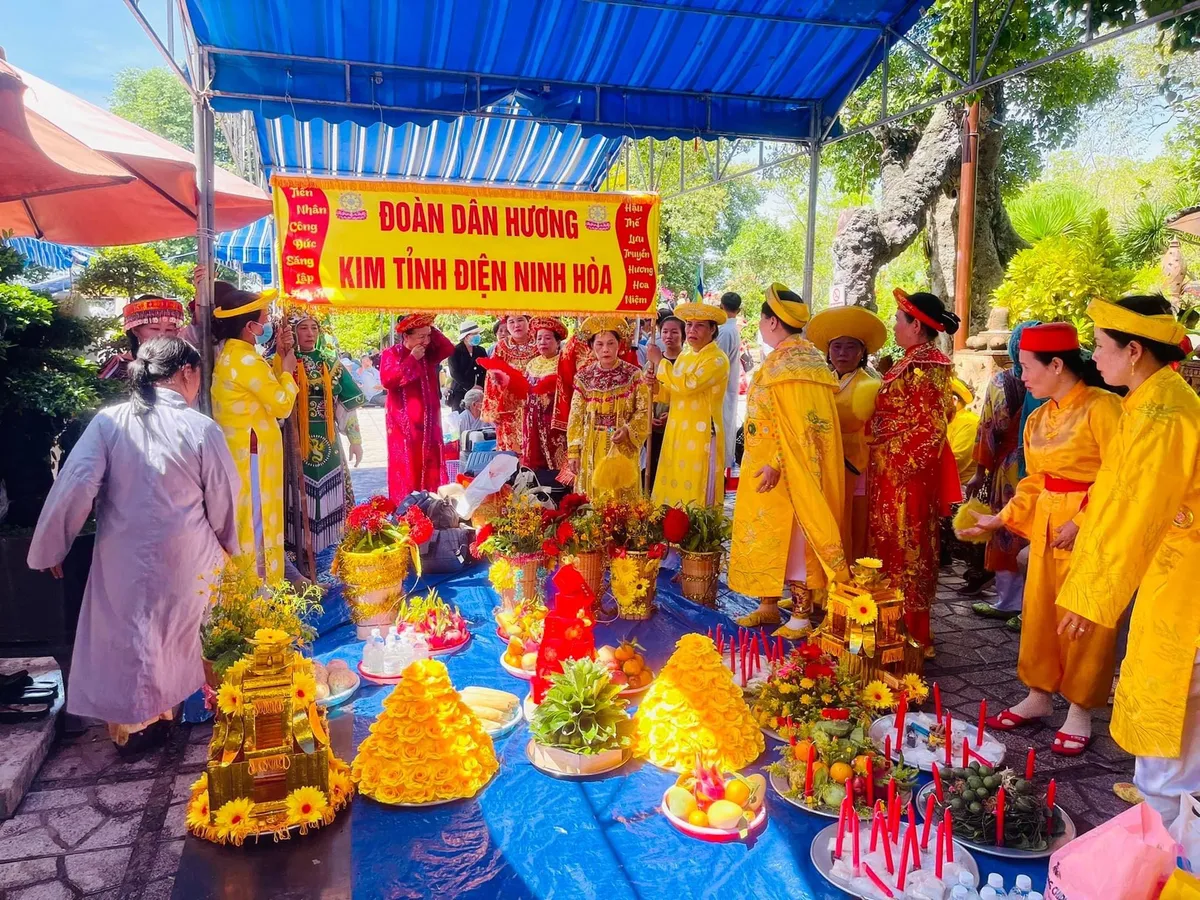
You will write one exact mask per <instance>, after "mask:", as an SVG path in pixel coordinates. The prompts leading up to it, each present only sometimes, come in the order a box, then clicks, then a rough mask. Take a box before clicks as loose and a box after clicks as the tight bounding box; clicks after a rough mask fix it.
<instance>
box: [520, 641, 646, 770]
mask: <svg viewBox="0 0 1200 900" xmlns="http://www.w3.org/2000/svg"><path fill="white" fill-rule="evenodd" d="M621 687H622V686H621V685H618V684H613V683H612V681H611V680H610V679H609V677H608V670H607V669H605V668H604V667H603V666H602V665H600V664H599V663H597V662H595V661H594V660H591V659H573V660H568V661H567V662H564V663H563V670H562V672H561V673H560V674H557V675H552V676H551V677H550V689H549V690H548V691H547V692H546V696H545V698H544V699H543V700H542V702H541V704H540V705H539V706H538V708H537V711H536V712H535V713H534V715H533V719H532V721H531V722H530V723H529V730H530V732H531V733H532V734H533V739H534V741H535V742H536V743H537V744H540V745H541V746H542V747H549V748H551V749H554V750H563V751H566V752H568V753H575V754H580V755H583V756H591V755H595V754H600V753H605V752H607V751H613V750H616V751H623V750H625V749H627V748H628V747H629V746H630V744H631V742H632V737H633V722H632V720H631V719H630V718H629V715H628V714H627V713H626V711H625V708H626V705H627V704H626V702H625V701H624V700H622V699H621V698H620V697H619V696H618V694H620V692H621Z"/></svg>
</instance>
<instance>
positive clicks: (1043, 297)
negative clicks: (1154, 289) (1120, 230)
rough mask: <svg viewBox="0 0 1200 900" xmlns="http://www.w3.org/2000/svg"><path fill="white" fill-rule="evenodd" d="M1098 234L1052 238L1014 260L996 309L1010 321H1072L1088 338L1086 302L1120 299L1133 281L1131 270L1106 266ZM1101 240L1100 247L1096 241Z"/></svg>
mask: <svg viewBox="0 0 1200 900" xmlns="http://www.w3.org/2000/svg"><path fill="white" fill-rule="evenodd" d="M1100 230H1102V229H1097V231H1094V232H1092V238H1091V239H1085V240H1074V239H1072V238H1070V237H1067V236H1065V235H1056V236H1052V237H1048V238H1045V239H1044V240H1041V241H1039V242H1038V243H1036V244H1034V245H1033V246H1032V247H1030V248H1029V249H1027V250H1022V251H1021V252H1019V253H1018V254H1017V255H1016V256H1014V257H1013V258H1012V260H1011V261H1010V262H1009V264H1008V271H1007V273H1006V274H1005V278H1004V282H1003V283H1002V284H1001V285H1000V287H998V288H996V292H995V295H994V301H995V303H996V305H998V306H1005V307H1007V308H1008V316H1009V321H1010V322H1012V323H1016V322H1021V321H1025V320H1027V319H1037V320H1039V321H1042V322H1071V323H1073V324H1074V325H1075V327H1076V328H1079V329H1080V337H1081V338H1087V337H1089V336H1090V334H1091V327H1090V320H1089V319H1088V318H1087V316H1086V315H1085V311H1086V310H1087V306H1088V304H1089V303H1091V302H1092V301H1093V300H1115V299H1117V298H1118V297H1120V296H1121V295H1122V294H1123V293H1125V292H1126V291H1127V290H1128V289H1129V287H1130V285H1131V284H1132V283H1133V277H1134V273H1133V272H1131V271H1130V270H1128V269H1124V268H1118V267H1114V266H1111V265H1109V264H1107V261H1106V259H1105V257H1106V254H1107V251H1106V249H1105V247H1104V240H1103V236H1102V235H1100V234H1099V231H1100ZM1097 237H1099V245H1098V244H1096V243H1094V240H1095V239H1096V238H1097ZM1109 237H1110V238H1111V232H1109Z"/></svg>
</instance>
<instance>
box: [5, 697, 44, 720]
mask: <svg viewBox="0 0 1200 900" xmlns="http://www.w3.org/2000/svg"><path fill="white" fill-rule="evenodd" d="M53 708H54V703H53V701H52V702H50V703H42V704H29V705H24V704H21V705H16V706H11V705H7V704H2V703H0V724H3V725H15V724H17V723H18V722H36V721H37V720H38V719H44V718H46V716H48V715H49V714H50V710H52V709H53Z"/></svg>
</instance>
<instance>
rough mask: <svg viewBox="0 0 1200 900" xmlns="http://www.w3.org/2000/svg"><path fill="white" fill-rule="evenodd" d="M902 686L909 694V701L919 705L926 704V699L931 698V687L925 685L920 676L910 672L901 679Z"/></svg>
mask: <svg viewBox="0 0 1200 900" xmlns="http://www.w3.org/2000/svg"><path fill="white" fill-rule="evenodd" d="M900 684H901V686H903V688H904V692H905V693H906V694H908V697H909V699H910V700H912V701H913V703H916V704H917V705H920V704H922V703H924V702H925V699H926V698H927V697H928V696H929V685H927V684H926V683H925V681H924V679H922V678H921V676H920V675H917V674H916V673H914V672H909V673H908V674H907V675H905V676H904V677H903V678H901V679H900Z"/></svg>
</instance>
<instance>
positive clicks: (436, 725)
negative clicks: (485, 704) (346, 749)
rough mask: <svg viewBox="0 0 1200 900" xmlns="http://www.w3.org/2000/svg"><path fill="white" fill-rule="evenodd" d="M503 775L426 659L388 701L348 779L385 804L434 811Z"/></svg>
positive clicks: (488, 742)
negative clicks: (435, 804) (436, 805)
mask: <svg viewBox="0 0 1200 900" xmlns="http://www.w3.org/2000/svg"><path fill="white" fill-rule="evenodd" d="M499 768H500V764H499V762H498V761H497V760H496V751H495V748H494V747H493V745H492V739H491V737H490V736H489V735H488V734H487V732H485V731H484V730H483V726H482V725H481V724H480V722H479V719H478V718H477V717H476V716H475V714H474V713H473V712H471V710H470V709H469V708H468V707H467V705H466V704H465V703H463V702H462V700H461V698H460V697H459V696H458V692H457V691H455V690H454V685H452V684H451V683H450V675H449V673H448V672H447V671H446V666H445V664H443V663H441V662H439V661H438V660H435V659H421V660H417V661H416V662H414V663H413V664H412V665H410V666H409V667H408V668H407V669H405V670H404V677H403V680H402V681H401V682H400V683H399V684H398V685H396V687H395V689H394V690H393V691H392V693H391V694H390V695H389V696H388V698H387V700H385V701H384V703H383V712H382V713H381V714H380V716H379V718H378V719H377V720H376V721H375V722H374V724H372V725H371V734H370V735H369V736H368V737H367V739H366V740H365V741H363V742H362V744H361V745H360V746H359V748H358V755H357V756H356V757H355V758H354V764H353V765H352V766H351V774H352V776H353V778H354V781H355V782H356V783H357V784H358V789H359V792H360V793H363V794H366V795H367V796H368V797H371V798H372V799H374V800H378V801H379V802H381V803H433V802H437V801H442V800H457V799H460V798H462V797H473V796H474V795H475V794H476V793H478V792H479V790H480V789H481V788H482V787H483V786H484V785H485V784H487V783H488V781H489V780H490V779H491V777H492V776H493V775H494V774H496V770H497V769H499Z"/></svg>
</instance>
